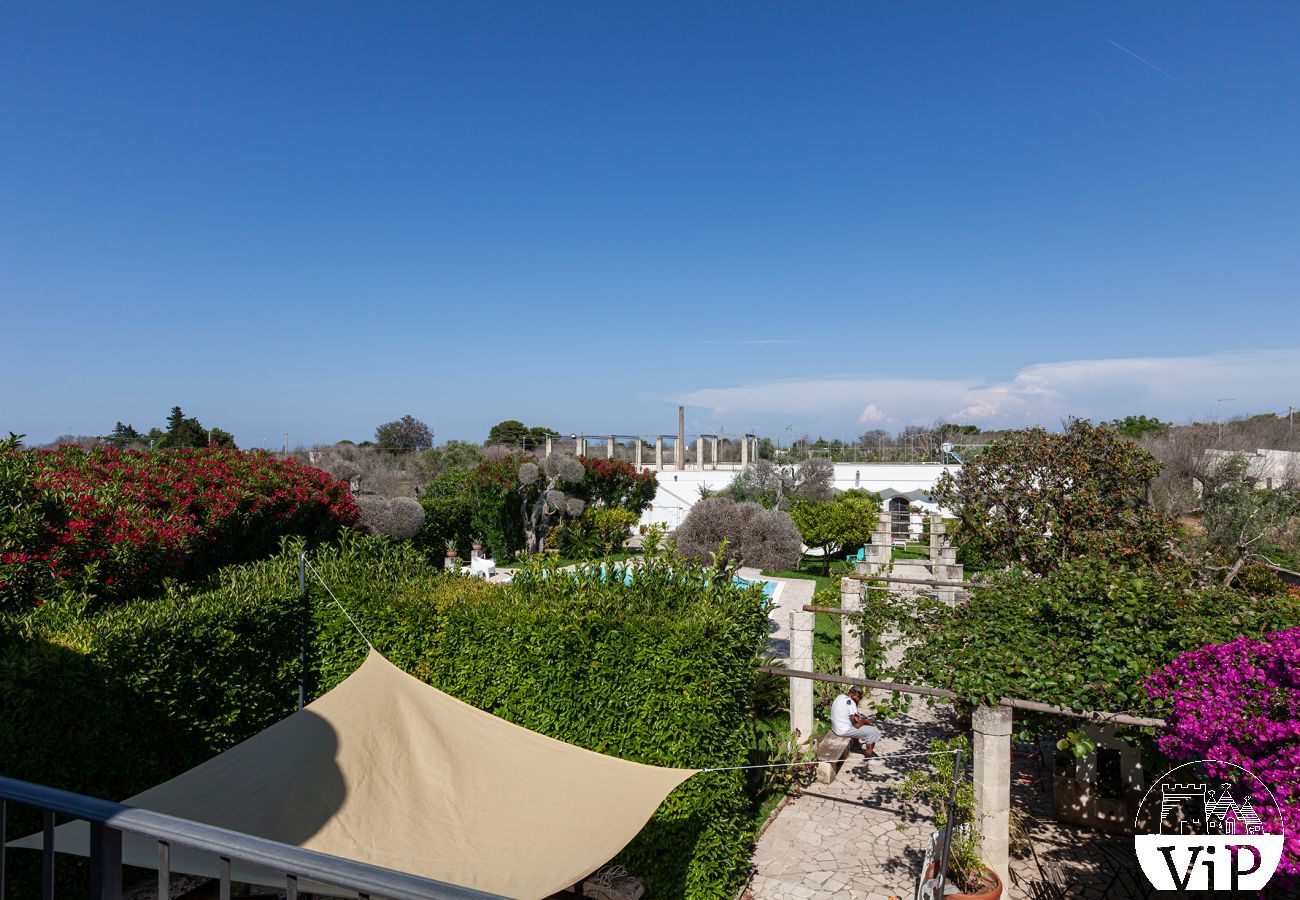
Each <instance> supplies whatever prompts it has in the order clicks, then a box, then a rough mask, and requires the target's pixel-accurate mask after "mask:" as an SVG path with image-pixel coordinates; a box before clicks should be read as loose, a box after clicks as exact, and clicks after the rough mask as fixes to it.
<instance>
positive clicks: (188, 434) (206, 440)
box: [128, 406, 235, 450]
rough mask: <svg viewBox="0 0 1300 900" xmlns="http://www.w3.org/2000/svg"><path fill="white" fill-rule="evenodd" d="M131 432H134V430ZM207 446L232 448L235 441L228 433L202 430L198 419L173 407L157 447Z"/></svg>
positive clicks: (216, 429)
mask: <svg viewBox="0 0 1300 900" xmlns="http://www.w3.org/2000/svg"><path fill="white" fill-rule="evenodd" d="M128 427H129V426H128ZM131 430H132V431H134V430H135V429H131ZM218 437H219V438H220V439H219V440H218ZM209 444H211V445H213V446H220V447H231V448H234V446H235V439H234V437H233V436H232V435H231V434H230V432H229V431H223V430H222V429H220V428H213V429H211V431H210V432H209V429H207V428H204V427H203V424H202V423H201V422H199V420H198V419H196V418H194V417H193V416H190V417H186V415H185V413H183V412H181V408H180V407H179V406H173V407H172V411H171V413H170V414H168V416H167V430H166V431H165V432H163V436H162V440H160V441H159V442H158V447H159V448H161V449H167V450H180V449H183V448H186V447H207V446H208V445H209Z"/></svg>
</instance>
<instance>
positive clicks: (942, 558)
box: [931, 546, 966, 606]
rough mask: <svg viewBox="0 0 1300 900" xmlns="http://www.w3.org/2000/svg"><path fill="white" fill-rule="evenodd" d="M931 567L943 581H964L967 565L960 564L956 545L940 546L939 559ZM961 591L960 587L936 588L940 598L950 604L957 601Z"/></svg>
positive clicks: (935, 575) (936, 576) (935, 574)
mask: <svg viewBox="0 0 1300 900" xmlns="http://www.w3.org/2000/svg"><path fill="white" fill-rule="evenodd" d="M931 569H932V570H933V572H934V577H935V578H937V579H940V580H942V581H962V580H963V579H964V578H965V572H966V567H965V566H962V565H958V563H957V548H956V547H947V546H944V547H940V548H939V561H938V563H936V564H935V565H933V566H931ZM960 591H961V589H960V588H955V587H940V588H936V594H937V595H938V597H939V599H940V600H942V601H943V602H945V603H947V604H948V605H950V606H951V605H953V604H955V603H956V602H957V597H958V594H959V593H960Z"/></svg>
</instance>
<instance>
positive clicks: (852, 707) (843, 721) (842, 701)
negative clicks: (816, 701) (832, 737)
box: [831, 694, 858, 735]
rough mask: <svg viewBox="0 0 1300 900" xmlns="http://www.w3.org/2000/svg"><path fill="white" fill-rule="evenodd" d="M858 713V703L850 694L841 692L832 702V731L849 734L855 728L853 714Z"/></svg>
mask: <svg viewBox="0 0 1300 900" xmlns="http://www.w3.org/2000/svg"><path fill="white" fill-rule="evenodd" d="M857 714H858V705H857V704H856V703H854V702H853V698H852V697H850V696H849V695H848V694H840V695H839V696H838V697H836V698H835V700H834V702H832V703H831V731H833V732H835V733H836V734H841V735H842V734H848V733H849V732H850V731H852V730H853V728H854V725H853V720H852V719H850V718H849V716H851V715H857Z"/></svg>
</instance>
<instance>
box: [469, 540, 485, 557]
mask: <svg viewBox="0 0 1300 900" xmlns="http://www.w3.org/2000/svg"><path fill="white" fill-rule="evenodd" d="M470 546H471V547H473V548H474V552H473V553H472V554H471V558H473V559H478V558H479V557H480V556H482V555H483V539H482V538H474V541H473V543H472V544H471V545H470Z"/></svg>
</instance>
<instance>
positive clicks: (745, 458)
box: [740, 435, 749, 469]
mask: <svg viewBox="0 0 1300 900" xmlns="http://www.w3.org/2000/svg"><path fill="white" fill-rule="evenodd" d="M747 465H749V435H745V436H744V437H742V438H741V439H740V467H741V468H742V469H743V468H745V466H747Z"/></svg>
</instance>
